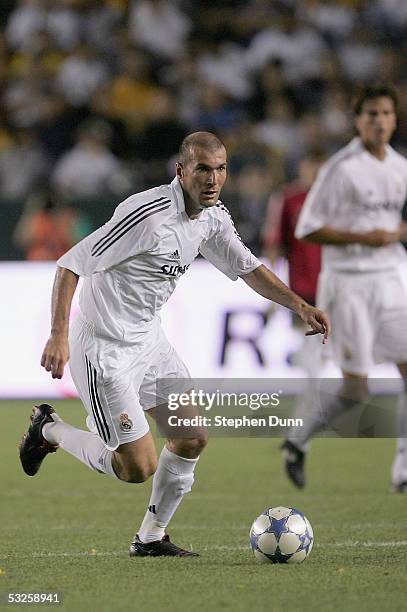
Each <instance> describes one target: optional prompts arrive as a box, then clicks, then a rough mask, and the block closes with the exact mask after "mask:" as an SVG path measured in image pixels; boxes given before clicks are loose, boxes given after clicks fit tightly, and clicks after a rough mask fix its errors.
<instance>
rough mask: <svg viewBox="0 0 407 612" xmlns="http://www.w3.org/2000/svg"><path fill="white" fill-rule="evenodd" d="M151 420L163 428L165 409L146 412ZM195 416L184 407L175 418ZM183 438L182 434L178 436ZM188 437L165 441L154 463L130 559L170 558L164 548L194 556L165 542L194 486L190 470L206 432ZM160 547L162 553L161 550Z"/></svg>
mask: <svg viewBox="0 0 407 612" xmlns="http://www.w3.org/2000/svg"><path fill="white" fill-rule="evenodd" d="M149 413H150V414H151V416H152V417H153V418H154V419H155V420H156V421H157V423H158V424H159V426H160V427H161V428H162V429H164V431H166V429H165V427H163V421H164V420H165V419H166V418H168V414H169V413H168V409H167V405H166V404H165V405H162V406H159V407H157V408H154V409H151V410H150V411H149ZM197 414H198V412H197V410H196V408H195V407H192V406H191V407H184V408H180V409H179V410H178V411H177V416H179V417H181V416H183V417H185V418H186V417H188V418H190V417H193V416H196V415H197ZM181 435H183V433H182V434H181ZM188 435H190V436H191V437H186V435H185V436H184V437H180V438H175V436H174V438H168V439H167V442H166V444H165V445H164V447H163V449H162V451H161V454H160V458H159V461H158V467H157V471H156V473H155V475H154V479H153V487H152V492H151V498H150V502H149V504H148V509H147V511H146V514H145V516H144V519H143V522H142V524H141V527H140V529H139V531H138V533H137V535H136V536H135V538H134V540H133V542H132V544H131V546H130V555H131V556H158V555H161V554H171V553H167V552H165V547H168V546H172V547H173V549H174V550H173V553H172V554H174V555H176V556H196V553H190V552H189V551H185V550H182V549H178V547H175V546H174V545H172V544H171V542H169V541H168V540H167V538H168V536H167V535H166V533H165V532H166V528H167V525H168V523H169V522H170V520H171V518H172V517H173V515H174V514H175V511H176V510H177V508H178V506H179V505H180V503H181V501H182V499H183V497H184V495H186V493H189V491H191V488H192V485H193V482H194V470H195V467H196V464H197V462H198V458H199V455H200V454H201V452H202V450H203V449H204V448H205V446H206V443H207V432H206V430H205V429H204V428H202V427H196V428H193V430H192V429H191V430H190V431H189V433H188ZM163 547H164V550H162V548H163Z"/></svg>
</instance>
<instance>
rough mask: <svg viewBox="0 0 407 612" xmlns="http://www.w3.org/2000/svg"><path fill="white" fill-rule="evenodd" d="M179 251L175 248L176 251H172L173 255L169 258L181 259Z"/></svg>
mask: <svg viewBox="0 0 407 612" xmlns="http://www.w3.org/2000/svg"><path fill="white" fill-rule="evenodd" d="M179 258H180V256H179V253H178V249H175V251H174V252H173V253H171V255H169V259H179Z"/></svg>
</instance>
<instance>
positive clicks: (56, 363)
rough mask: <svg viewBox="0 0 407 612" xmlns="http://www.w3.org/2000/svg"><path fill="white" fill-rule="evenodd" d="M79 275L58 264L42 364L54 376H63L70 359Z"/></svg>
mask: <svg viewBox="0 0 407 612" xmlns="http://www.w3.org/2000/svg"><path fill="white" fill-rule="evenodd" d="M78 280H79V276H78V275H77V274H75V273H74V272H72V271H71V270H68V269H67V268H62V267H59V266H58V269H57V272H56V275H55V280H54V286H53V289H52V301H51V334H50V337H49V338H48V340H47V343H46V345H45V348H44V351H43V353H42V357H41V365H42V367H43V368H45V369H46V370H47V372H51V375H52V378H62V375H63V373H64V367H65V365H66V363H67V362H68V359H69V345H68V329H69V315H70V312H71V304H72V299H73V296H74V293H75V289H76V287H77V284H78Z"/></svg>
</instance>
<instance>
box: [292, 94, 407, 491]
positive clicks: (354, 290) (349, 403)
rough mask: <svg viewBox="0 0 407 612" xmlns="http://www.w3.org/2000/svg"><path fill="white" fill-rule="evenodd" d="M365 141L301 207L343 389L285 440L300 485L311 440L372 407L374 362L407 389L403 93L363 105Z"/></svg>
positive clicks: (321, 179)
mask: <svg viewBox="0 0 407 612" xmlns="http://www.w3.org/2000/svg"><path fill="white" fill-rule="evenodd" d="M354 111H355V125H356V129H357V131H358V133H359V136H358V137H356V138H354V139H353V140H352V141H351V142H350V143H349V144H348V145H347V146H346V147H344V148H343V149H341V150H340V151H339V152H338V153H337V154H336V155H334V156H333V157H332V158H331V159H330V160H329V161H328V162H327V163H326V164H325V165H324V166H323V168H322V169H321V171H320V173H319V175H318V179H317V181H316V182H315V183H314V186H313V187H312V189H311V191H310V193H309V195H308V197H307V199H306V202H305V205H304V207H303V209H302V212H301V215H300V218H299V220H298V224H297V228H296V236H297V238H300V239H305V240H307V241H310V242H315V243H317V244H322V245H323V256H322V271H321V276H320V279H319V286H318V300H317V301H318V304H319V306H320V307H321V308H326V309H327V312H328V313H329V315H330V317H331V318H332V325H333V335H332V343H331V347H330V348H331V350H333V354H334V359H335V361H336V363H337V364H338V366H339V367H340V368H341V369H342V373H343V384H342V387H341V389H340V391H339V392H338V394H337V395H336V396H334V397H333V398H332V399H326V400H325V399H324V400H321V403H322V402H324V403H325V405H322V406H321V408H322V414H319V413H318V412H317V411H315V412H314V413H312V414H309V415H308V417H306V419H307V420H306V425H305V427H304V428H302V429H301V431H299V430H296V429H293V430H292V431H291V432H290V436H289V439H288V440H287V441H286V442H285V444H284V449H285V462H286V468H287V472H288V474H289V476H290V478H291V480H292V481H293V482H294V483H295V484H296V485H297V486H300V487H301V486H304V484H305V477H304V459H305V452H306V443H307V441H308V440H309V438H310V437H311V436H312V435H314V434H315V433H316V432H317V431H318V429H320V427H321V426H322V425H324V424H325V423H330V422H332V421H333V420H334V419H335V418H336V417H337V416H339V415H340V414H342V413H343V412H345V411H346V410H348V409H351V408H353V407H355V406H356V405H357V404H358V403H360V402H363V401H365V400H366V399H367V396H368V374H369V370H370V369H371V367H372V365H373V364H374V363H378V362H382V361H391V362H393V363H395V364H397V367H398V369H399V371H400V374H401V376H402V378H403V380H404V388H405V389H406V387H407V255H406V251H405V249H404V247H403V245H402V244H401V242H400V241H404V240H405V239H406V236H407V226H406V224H405V223H404V222H403V221H402V217H401V215H402V209H403V206H404V203H405V201H406V195H407V160H406V159H405V158H404V157H402V156H401V155H400V154H398V153H397V152H396V151H395V150H394V149H393V148H392V147H391V146H390V145H389V141H390V139H391V137H392V135H393V132H394V130H395V128H396V113H397V97H396V93H395V92H394V91H393V90H392V89H391V88H389V87H387V86H386V87H385V86H379V85H378V86H368V87H366V88H365V89H364V90H363V91H362V92H361V93H360V95H359V96H358V98H357V100H356V102H355V107H354ZM398 435H399V436H400V438H399V439H398V443H397V452H396V457H395V460H394V463H393V466H392V475H391V483H392V490H393V491H399V492H407V394H406V390H404V392H403V393H402V394H401V396H400V398H399V411H398Z"/></svg>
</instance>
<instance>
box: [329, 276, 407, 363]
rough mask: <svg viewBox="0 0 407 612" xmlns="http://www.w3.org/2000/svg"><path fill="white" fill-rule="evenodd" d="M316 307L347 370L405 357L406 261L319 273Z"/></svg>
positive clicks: (331, 347) (331, 349)
mask: <svg viewBox="0 0 407 612" xmlns="http://www.w3.org/2000/svg"><path fill="white" fill-rule="evenodd" d="M317 303H318V307H319V308H321V309H323V310H325V311H326V312H327V314H328V315H329V316H330V318H331V323H332V336H331V338H330V339H329V340H328V343H327V349H328V351H329V352H330V354H331V356H332V357H333V359H334V361H335V362H336V364H337V365H338V366H339V367H340V368H341V369H342V370H344V371H345V372H349V373H350V374H359V375H367V374H368V373H369V370H370V369H371V367H372V366H373V365H374V364H375V363H380V362H383V361H390V362H393V363H407V267H406V268H397V269H392V270H384V271H374V272H333V271H324V272H322V273H321V275H320V278H319V282H318V295H317Z"/></svg>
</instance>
